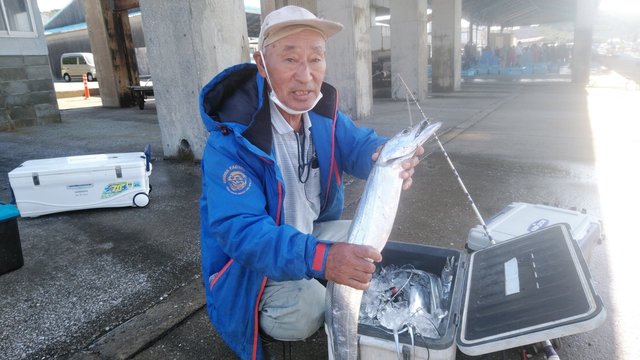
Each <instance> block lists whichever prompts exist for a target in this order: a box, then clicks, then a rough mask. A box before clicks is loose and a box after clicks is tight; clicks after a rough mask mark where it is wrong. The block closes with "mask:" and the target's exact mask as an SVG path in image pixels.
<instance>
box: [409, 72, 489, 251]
mask: <svg viewBox="0 0 640 360" xmlns="http://www.w3.org/2000/svg"><path fill="white" fill-rule="evenodd" d="M398 78H400V81H402V84H403V85H404V87H405V88H406V89H407V93H408V94H409V95H410V96H411V99H412V100H413V102H414V103H415V104H416V106H417V107H418V110H420V114H422V118H423V119H424V120H425V121H426V122H427V124H429V125H431V121H429V118H427V116H426V115H425V114H424V111H422V108H421V107H420V104H419V103H418V100H417V99H416V97H415V96H413V93H412V92H411V89H409V86H408V85H407V83H406V82H404V79H403V78H402V76H400V74H398ZM408 99H409V98H407V101H409V100H408ZM409 114H411V112H409ZM433 137H434V138H435V139H436V142H437V143H438V146H439V147H440V150H441V151H442V153H443V154H444V157H445V159H447V162H448V163H449V167H451V170H452V171H453V174H454V175H455V176H456V179H458V183H459V184H460V187H461V188H462V191H463V192H464V194H465V195H467V199H468V200H469V203H470V204H471V207H472V208H473V211H474V212H475V214H476V217H477V218H478V220H479V221H480V224H481V225H482V228H483V229H484V232H485V234H487V237H488V238H489V241H491V244H495V243H496V242H495V241H494V240H493V238H492V237H491V234H489V229H487V224H486V223H485V222H484V218H483V217H482V215H481V214H480V211H479V210H478V207H477V206H476V203H475V202H474V201H473V198H471V194H469V191H467V187H466V186H464V183H463V182H462V178H461V177H460V174H458V171H457V170H456V168H455V166H453V163H452V162H451V159H450V158H449V154H447V151H446V150H445V149H444V146H442V142H441V141H440V138H438V134H436V133H434V134H433Z"/></svg>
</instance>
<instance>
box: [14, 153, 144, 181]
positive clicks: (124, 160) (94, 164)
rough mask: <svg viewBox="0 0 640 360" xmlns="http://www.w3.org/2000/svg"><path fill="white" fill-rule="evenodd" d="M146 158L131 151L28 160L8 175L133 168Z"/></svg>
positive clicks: (24, 175) (21, 175) (25, 175)
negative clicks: (118, 167) (117, 167)
mask: <svg viewBox="0 0 640 360" xmlns="http://www.w3.org/2000/svg"><path fill="white" fill-rule="evenodd" d="M146 159H147V158H146V156H145V154H144V153H143V152H131V153H116V154H95V155H79V156H68V157H59V158H51V159H37V160H28V161H25V162H24V163H22V164H21V165H20V166H19V167H17V168H15V169H13V170H11V172H9V177H16V178H17V177H32V176H33V174H34V173H37V174H38V175H39V176H43V175H55V174H69V173H75V172H85V171H96V170H105V169H114V168H115V167H116V166H120V168H122V169H126V168H135V167H140V164H141V162H143V163H146V161H147V160H146Z"/></svg>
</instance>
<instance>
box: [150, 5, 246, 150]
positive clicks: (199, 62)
mask: <svg viewBox="0 0 640 360" xmlns="http://www.w3.org/2000/svg"><path fill="white" fill-rule="evenodd" d="M140 9H141V11H142V25H143V28H144V39H145V44H146V46H147V54H148V57H149V67H150V69H151V77H152V79H153V91H154V96H155V99H156V109H157V112H158V121H159V123H160V131H161V133H162V143H163V151H164V155H165V157H182V156H184V157H190V154H193V156H194V157H195V158H196V159H200V158H201V156H202V151H203V150H204V145H205V142H206V139H207V137H208V132H207V130H206V129H205V128H204V126H203V125H202V121H201V119H200V112H199V107H198V94H199V92H200V89H201V88H202V86H204V85H205V84H206V83H207V82H209V80H210V79H211V78H212V77H213V76H215V75H216V74H217V73H219V72H220V71H222V70H224V69H225V68H227V67H229V66H231V65H235V64H238V63H241V62H247V61H249V40H248V36H247V22H246V18H245V13H244V3H243V1H242V0H233V1H230V0H209V1H204V0H185V1H173V0H140Z"/></svg>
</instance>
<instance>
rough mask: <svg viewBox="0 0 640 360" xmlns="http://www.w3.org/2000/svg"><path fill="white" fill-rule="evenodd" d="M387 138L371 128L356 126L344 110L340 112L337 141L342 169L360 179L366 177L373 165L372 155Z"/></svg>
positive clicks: (337, 124)
mask: <svg viewBox="0 0 640 360" xmlns="http://www.w3.org/2000/svg"><path fill="white" fill-rule="evenodd" d="M387 140H388V139H387V138H385V137H381V136H379V135H378V134H376V133H375V131H373V129H369V128H361V127H358V126H356V124H354V122H353V121H352V120H351V119H350V118H349V117H348V116H347V115H345V114H343V113H342V112H338V119H337V123H336V141H337V145H338V146H337V150H338V151H339V158H340V159H342V170H344V171H346V172H347V173H348V174H350V175H353V176H356V177H358V178H360V179H366V178H367V176H369V172H370V171H371V168H372V167H373V161H372V160H371V155H373V152H374V151H375V150H376V149H377V148H378V147H379V146H380V145H382V144H384V143H386V142H387Z"/></svg>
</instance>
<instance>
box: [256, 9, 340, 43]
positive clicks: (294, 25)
mask: <svg viewBox="0 0 640 360" xmlns="http://www.w3.org/2000/svg"><path fill="white" fill-rule="evenodd" d="M306 29H311V30H315V31H317V32H319V33H320V34H322V36H323V37H324V39H325V40H326V39H328V38H329V37H331V36H332V35H334V34H336V33H337V32H339V31H340V30H342V24H340V23H337V22H335V21H330V20H325V19H320V18H318V17H316V16H315V15H313V13H311V11H309V10H307V9H305V8H301V7H299V6H293V5H289V6H285V7H281V8H280V9H278V10H275V11H272V12H270V13H269V14H268V15H267V16H266V17H265V19H264V21H263V22H262V26H261V27H260V37H259V38H258V49H260V50H263V49H264V48H265V47H266V46H267V45H269V44H272V43H274V42H276V41H278V40H280V39H282V38H283V37H285V36H288V35H291V34H294V33H297V32H299V31H302V30H306Z"/></svg>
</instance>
